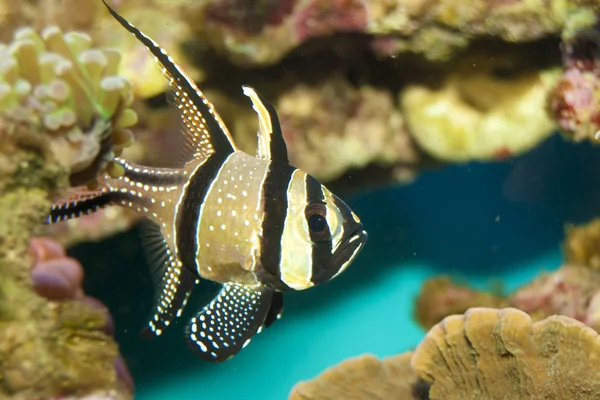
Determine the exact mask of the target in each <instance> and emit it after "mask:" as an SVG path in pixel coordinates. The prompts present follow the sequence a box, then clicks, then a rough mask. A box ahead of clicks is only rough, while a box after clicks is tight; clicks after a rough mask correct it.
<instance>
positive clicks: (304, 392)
mask: <svg viewBox="0 0 600 400" xmlns="http://www.w3.org/2000/svg"><path fill="white" fill-rule="evenodd" d="M411 356H412V353H410V352H409V353H404V354H401V355H399V356H394V357H389V358H385V359H383V360H381V361H380V360H378V359H377V358H376V357H374V356H372V355H363V356H360V357H356V358H351V359H349V360H345V361H343V362H342V363H340V364H338V365H336V366H334V367H331V368H329V369H327V370H326V371H324V372H323V373H321V375H319V376H318V377H316V378H314V379H312V380H309V381H305V382H300V383H298V384H296V385H295V386H294V388H293V389H292V391H291V393H290V396H289V399H290V400H313V399H315V400H316V399H318V400H338V399H347V400H369V399H374V400H375V399H377V400H388V399H389V400H393V399H402V400H413V399H414V400H421V399H422V400H424V399H426V398H427V397H426V394H427V386H426V385H422V384H421V383H420V382H419V380H418V378H417V376H416V374H414V373H413V372H412V371H411V368H410V360H411Z"/></svg>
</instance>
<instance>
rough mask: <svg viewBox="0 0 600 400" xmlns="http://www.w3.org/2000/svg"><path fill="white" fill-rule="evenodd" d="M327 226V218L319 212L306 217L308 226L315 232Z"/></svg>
mask: <svg viewBox="0 0 600 400" xmlns="http://www.w3.org/2000/svg"><path fill="white" fill-rule="evenodd" d="M326 227H327V220H326V219H325V217H324V216H322V215H320V214H313V215H311V216H310V217H308V228H309V229H310V230H311V231H313V232H316V233H319V232H323V231H324V230H325V228H326Z"/></svg>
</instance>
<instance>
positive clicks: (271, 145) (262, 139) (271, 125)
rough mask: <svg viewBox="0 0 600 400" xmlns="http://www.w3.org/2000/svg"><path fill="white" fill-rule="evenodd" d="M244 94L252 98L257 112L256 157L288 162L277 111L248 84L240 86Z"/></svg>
mask: <svg viewBox="0 0 600 400" xmlns="http://www.w3.org/2000/svg"><path fill="white" fill-rule="evenodd" d="M242 89H243V91H244V94H245V95H246V96H248V97H250V100H252V108H254V111H256V114H258V150H257V152H256V157H258V158H263V159H267V160H271V161H273V162H275V163H277V164H284V165H287V164H289V160H288V155H287V147H286V145H285V140H283V134H282V132H281V125H280V124H279V118H278V117H277V111H275V107H273V106H272V105H271V104H270V103H269V102H268V101H267V100H266V99H265V98H264V97H262V96H261V95H260V94H259V93H258V92H257V91H256V90H254V89H253V88H251V87H249V86H243V87H242Z"/></svg>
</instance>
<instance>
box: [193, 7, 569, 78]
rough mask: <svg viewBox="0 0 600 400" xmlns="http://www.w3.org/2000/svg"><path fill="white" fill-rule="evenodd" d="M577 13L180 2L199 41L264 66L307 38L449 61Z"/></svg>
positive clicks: (540, 32)
mask: <svg viewBox="0 0 600 400" xmlns="http://www.w3.org/2000/svg"><path fill="white" fill-rule="evenodd" d="M577 8H580V6H579V5H577V4H576V2H573V1H569V0H551V1H543V0H533V1H530V0H515V1H498V0H479V1H472V2H468V3H465V2H460V1H458V2H456V1H440V0H429V1H424V0H419V1H406V0H394V1H389V0H378V1H371V0H370V1H365V0H334V1H331V0H327V1H326V0H302V1H300V0H295V1H291V0H286V1H281V2H275V1H271V0H263V1H259V0H255V1H251V2H249V1H242V0H216V1H200V2H190V3H183V5H182V11H181V15H182V16H183V18H184V19H185V20H186V21H187V22H188V25H189V26H190V27H191V29H192V31H193V32H194V34H195V35H196V37H197V38H198V40H199V41H201V42H208V43H211V44H212V46H213V47H214V48H216V49H218V50H219V51H220V52H222V53H224V54H225V55H227V57H228V58H229V59H231V60H232V61H233V62H235V63H238V64H240V65H245V66H248V65H271V64H275V63H277V62H279V61H280V60H281V59H282V58H283V57H284V56H285V55H286V54H287V53H288V52H290V51H291V50H292V49H294V48H296V47H298V46H300V45H301V44H302V43H304V42H306V41H307V40H308V39H310V38H318V37H324V36H329V35H332V34H335V33H339V32H358V33H363V34H367V35H371V36H372V37H373V48H374V49H375V50H376V51H377V50H379V51H380V52H381V54H384V55H386V56H396V55H398V54H400V53H408V52H412V53H420V54H422V55H424V56H425V58H427V59H430V60H435V61H448V60H450V59H451V58H452V57H453V56H454V55H455V54H456V53H457V52H458V51H460V50H462V49H464V48H465V47H467V46H468V45H469V44H470V43H472V42H473V41H475V40H476V39H478V38H482V37H489V36H495V37H498V38H500V39H501V40H503V41H507V42H523V43H524V42H531V41H535V40H539V39H542V38H544V37H549V36H553V35H557V34H559V33H560V32H561V30H562V29H563V27H564V26H565V24H566V23H567V21H568V20H569V18H570V15H571V13H572V12H573V10H575V9H577Z"/></svg>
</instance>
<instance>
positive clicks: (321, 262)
mask: <svg viewBox="0 0 600 400" xmlns="http://www.w3.org/2000/svg"><path fill="white" fill-rule="evenodd" d="M306 202H307V203H308V204H309V206H310V204H313V203H322V204H323V207H322V210H323V213H322V214H320V215H322V216H323V218H325V220H327V207H325V206H324V205H325V194H324V193H323V186H322V185H321V184H320V183H319V181H317V180H316V179H315V178H313V177H312V176H310V175H308V176H307V177H306ZM309 217H310V216H309V215H306V218H307V223H308V218H309ZM309 232H310V238H311V241H312V256H311V259H312V276H311V281H312V282H313V283H315V284H318V283H322V282H324V281H326V280H327V279H329V278H330V277H331V276H332V275H333V274H332V273H331V271H329V269H328V268H325V267H326V266H327V265H330V263H331V249H332V243H331V232H330V230H329V225H328V224H325V228H324V230H323V231H322V232H319V233H317V232H313V231H312V230H310V229H309ZM324 238H326V240H324Z"/></svg>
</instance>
